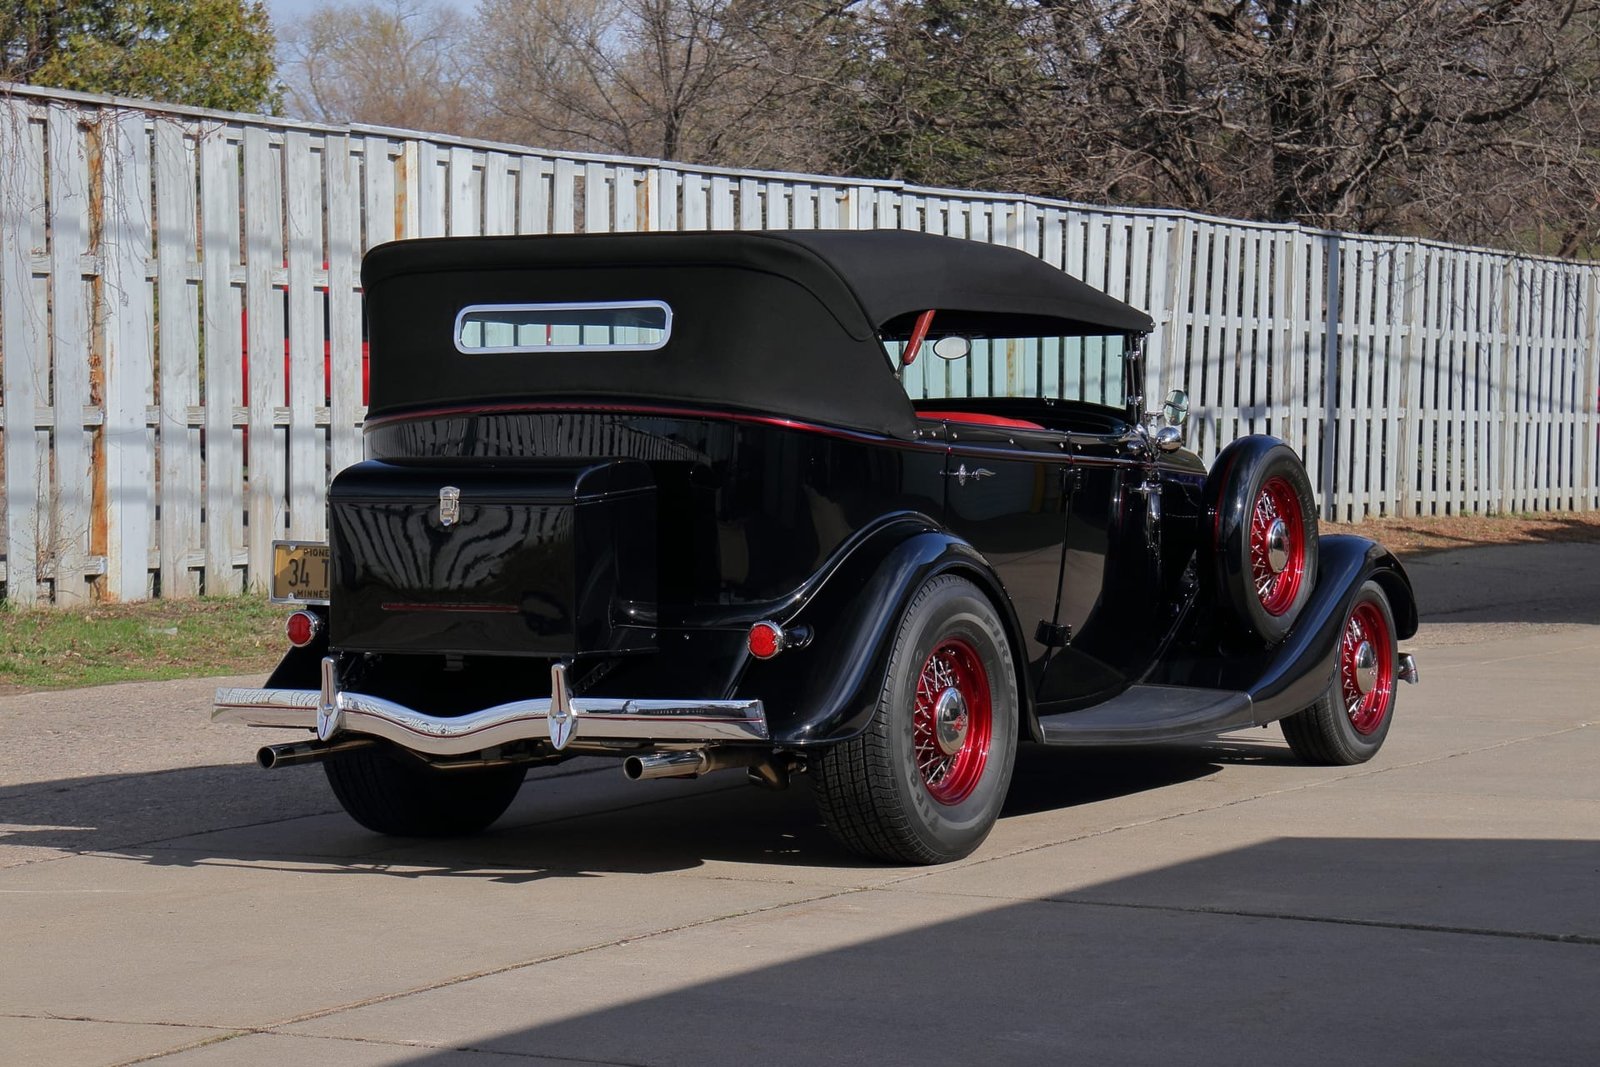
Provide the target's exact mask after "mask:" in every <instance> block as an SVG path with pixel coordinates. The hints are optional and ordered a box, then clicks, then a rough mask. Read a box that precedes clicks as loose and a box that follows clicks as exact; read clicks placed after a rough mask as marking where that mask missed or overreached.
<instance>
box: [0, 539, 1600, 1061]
mask: <svg viewBox="0 0 1600 1067" xmlns="http://www.w3.org/2000/svg"><path fill="white" fill-rule="evenodd" d="M1411 569H1412V574H1413V577H1414V578H1415V581H1416V584H1417V586H1418V588H1419V591H1420V593H1421V596H1422V597H1423V605H1424V610H1425V614H1426V625H1425V628H1424V630H1423V632H1422V634H1421V635H1419V637H1418V639H1417V640H1415V641H1413V642H1410V644H1409V647H1411V648H1413V649H1414V650H1416V651H1417V653H1418V659H1419V661H1420V664H1421V668H1422V673H1423V684H1422V685H1421V686H1417V687H1407V688H1404V689H1403V690H1402V692H1401V694H1400V697H1401V703H1400V707H1399V710H1398V712H1397V715H1398V717H1397V719H1396V721H1395V724H1394V728H1393V731H1392V733H1391V734H1390V737H1389V742H1388V745H1387V747H1386V748H1385V749H1384V751H1383V752H1382V754H1381V755H1380V756H1379V757H1378V759H1376V760H1375V761H1374V762H1373V763H1371V764H1368V765H1366V766H1363V767H1358V768H1353V769H1335V770H1328V769H1319V768H1308V767H1302V766H1298V765H1296V764H1295V763H1294V762H1293V761H1292V760H1291V759H1290V757H1289V754H1288V751H1287V749H1286V748H1285V746H1284V745H1283V743H1282V741H1281V739H1280V737H1279V734H1278V732H1277V730H1276V729H1275V728H1274V729H1269V730H1254V731H1248V732H1243V733H1240V734H1236V735H1232V736H1230V737H1228V738H1226V739H1223V740H1222V741H1220V742H1216V743H1213V744H1209V745H1192V746H1183V747H1169V748H1162V749H1158V750H1145V751H1138V752H1117V753H1088V754H1074V753H1063V752H1055V751H1034V752H1026V753H1024V755H1023V757H1022V759H1021V762H1020V764H1019V767H1018V773H1017V781H1016V785H1015V787H1014V788H1013V791H1012V796H1011V799H1010V802H1009V806H1008V810H1007V814H1006V816H1005V817H1004V818H1003V819H1002V821H1001V823H1000V825H999V827H998V828H997V829H996V831H995V833H994V834H993V836H991V837H990V839H989V841H988V842H987V844H985V846H984V847H983V848H982V849H980V850H979V852H978V853H977V854H976V855H974V856H973V857H971V858H970V859H969V860H967V861H965V862H962V863H958V864H952V865H950V866H947V867H941V868H935V869H931V870H930V869H920V870H917V869H904V868H885V867H875V866H867V865H862V864H860V863H857V862H855V861H853V860H852V859H850V858H849V857H848V856H846V855H844V854H843V853H841V852H840V851H839V850H837V849H836V848H835V847H834V845H833V844H832V843H831V841H830V839H829V838H828V837H827V835H826V834H825V833H824V832H823V831H822V830H821V828H820V827H819V826H818V825H817V822H816V819H815V817H814V816H813V814H812V808H811V805H810V802H809V801H810V798H809V797H808V796H807V790H806V787H805V786H804V784H803V783H802V784H800V785H798V786H797V787H796V788H794V789H793V790H791V791H789V792H787V793H767V792H762V791H758V790H755V789H751V788H748V787H746V786H744V785H742V784H738V783H737V779H736V778H720V779H719V778H716V777H713V778H711V779H709V780H705V781H702V782H698V783H678V782H653V783H642V784H635V783H630V782H627V781H625V780H624V779H623V776H622V773H621V771H620V769H618V767H617V766H615V765H612V764H598V763H592V762H590V763H571V764H566V765H564V766H562V767H560V768H557V769H555V770H553V771H549V772H540V773H537V774H534V775H533V776H531V777H530V779H529V781H528V784H527V786H526V787H525V788H524V789H523V792H522V794H521V797H520V798H519V800H518V802H517V804H516V805H515V806H514V808H513V809H512V811H511V813H510V814H509V815H508V816H507V817H506V818H504V819H503V820H502V821H501V822H500V823H498V824H497V825H496V826H495V827H494V828H493V830H492V831H491V832H489V833H487V834H485V835H483V836H482V837H479V838H476V839H472V840H469V841H462V842H449V843H438V842H419V841H394V840H386V839H383V838H379V837H376V836H374V835H371V834H368V833H366V832H364V831H362V830H361V829H359V828H358V827H356V826H355V825H354V824H353V823H351V822H350V821H349V820H347V819H346V818H345V817H344V815H343V814H342V813H340V812H339V811H338V810H337V806H336V804H335V802H334V800H333V798H332V796H331V794H330V793H329V791H328V789H327V787H326V785H325V784H324V781H323V777H322V773H321V771H320V770H319V769H317V768H315V767H300V768H291V769H287V770H281V771H275V772H270V773H269V772H264V771H260V770H258V769H256V767H255V766H254V764H253V763H251V762H250V758H251V754H252V753H253V751H254V749H255V747H256V745H258V744H260V743H261V741H262V738H263V734H262V733H261V732H259V731H255V732H252V731H248V730H246V729H245V728H242V727H223V726H213V725H211V724H210V723H209V722H208V719H207V711H208V703H209V695H210V692H211V689H212V688H213V687H214V686H215V685H216V684H217V681H216V680H214V679H213V680H207V681H203V682H201V681H196V682H178V683H159V684H143V685H125V686H111V687H106V688H102V689H93V690H81V691H76V692H68V693H57V694H48V695H32V696H20V697H17V696H13V697H7V698H0V1063H3V1064H8V1065H9V1064H28V1065H33V1064H72V1065H81V1064H101V1063H105V1064H111V1063H126V1062H134V1061H138V1060H141V1059H145V1058H155V1059H159V1060H161V1062H162V1063H163V1064H166V1063H171V1064H174V1065H177V1064H196V1065H198V1064H281V1063H286V1062H288V1063H294V1064H297V1065H304V1067H312V1065H318V1064H340V1065H346V1064H351V1065H364V1064H428V1065H434V1064H446V1063H458V1062H459V1063H464V1064H498V1063H547V1064H573V1063H586V1064H595V1063H599V1064H651V1065H656V1064H707V1063H711V1064H722V1063H729V1064H731V1063H804V1064H819V1063H871V1064H901V1063H905V1064H918V1065H925V1064H968V1063H977V1062H982V1063H986V1064H993V1063H1048V1064H1053V1063H1091V1064H1103V1063H1153V1062H1165V1063H1185V1064H1188V1063H1219V1064H1223V1063H1225V1064H1235V1063H1245V1062H1250V1063H1257V1064H1280V1063H1284V1064H1291V1063H1292V1064H1320V1063H1328V1064H1343V1063H1350V1062H1357V1061H1364V1062H1368V1063H1384V1064H1387V1063H1405V1064H1435V1063H1437V1064H1496V1063H1506V1064H1583V1065H1588V1067H1592V1065H1594V1064H1596V1063H1600V726H1597V725H1596V723H1597V722H1600V696H1597V695H1596V682H1597V669H1596V664H1597V656H1600V545H1587V544H1586V545H1543V546H1531V547H1520V548H1509V549H1468V550H1462V551H1456V552H1451V553H1446V554H1442V555H1437V556H1434V557H1431V558H1428V559H1425V560H1421V561H1418V562H1417V563H1416V564H1414V565H1413V566H1412V568H1411ZM243 681H244V683H245V684H254V681H253V680H243Z"/></svg>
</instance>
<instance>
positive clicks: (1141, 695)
mask: <svg viewBox="0 0 1600 1067" xmlns="http://www.w3.org/2000/svg"><path fill="white" fill-rule="evenodd" d="M1255 725H1256V721H1255V713H1254V710H1253V709H1252V707H1251V704H1250V694H1249V693H1239V692H1235V691H1233V690H1231V689H1191V688H1189V687H1187V686H1177V685H1135V686H1130V687H1129V688H1128V689H1126V690H1124V691H1123V692H1121V693H1119V694H1118V695H1117V696H1114V697H1112V698H1111V699H1110V700H1108V701H1106V702H1105V703H1104V704H1096V705H1095V706H1094V707H1092V708H1084V709H1082V710H1080V711H1063V712H1060V713H1058V714H1055V715H1041V716H1040V717H1039V729H1040V731H1041V732H1042V733H1043V734H1044V740H1045V743H1046V744H1050V745H1146V744H1152V743H1155V742H1158V741H1180V740H1184V739H1186V738H1192V737H1208V736H1211V735H1213V734H1219V733H1222V732H1223V731H1224V730H1234V729H1238V728H1239V727H1241V726H1255Z"/></svg>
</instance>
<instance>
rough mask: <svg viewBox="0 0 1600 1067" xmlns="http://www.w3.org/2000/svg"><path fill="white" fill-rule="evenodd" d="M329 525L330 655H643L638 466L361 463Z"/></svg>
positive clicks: (648, 588)
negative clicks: (453, 500) (332, 650)
mask: <svg viewBox="0 0 1600 1067" xmlns="http://www.w3.org/2000/svg"><path fill="white" fill-rule="evenodd" d="M449 490H454V491H455V492H454V493H451V492H449ZM452 496H454V497H455V498H456V503H455V508H454V510H455V511H456V512H457V514H456V515H455V516H454V517H453V521H447V520H452V515H451V511H452V506H451V501H450V497H452ZM328 519H329V540H330V543H331V546H332V557H333V566H332V576H331V579H330V581H331V584H332V588H331V589H330V590H329V636H330V638H331V643H332V645H333V647H334V648H337V649H339V650H342V651H355V652H408V653H474V654H480V655H484V654H487V655H536V656H552V657H554V656H559V657H564V658H565V657H577V656H586V655H604V654H608V653H612V654H614V653H626V652H647V651H651V650H652V649H653V648H654V644H655V630H654V625H653V624H654V619H655V607H656V605H655V600H656V559H655V555H656V553H655V545H656V531H655V522H656V492H655V483H654V480H653V478H652V476H651V473H650V468H649V466H648V465H646V464H644V463H641V462H638V461H635V460H607V461H586V462H585V461H579V462H573V463H565V464H548V463H541V464H537V465H535V464H512V463H481V462H480V463H474V464H470V465H468V464H461V465H444V464H438V463H427V464H409V463H400V462H386V461H378V460H368V461H367V462H365V463H359V464H357V465H355V466H353V467H349V468H347V469H346V470H344V471H342V472H340V474H339V475H338V477H336V478H335V479H334V481H333V484H332V485H331V486H330V487H329V489H328Z"/></svg>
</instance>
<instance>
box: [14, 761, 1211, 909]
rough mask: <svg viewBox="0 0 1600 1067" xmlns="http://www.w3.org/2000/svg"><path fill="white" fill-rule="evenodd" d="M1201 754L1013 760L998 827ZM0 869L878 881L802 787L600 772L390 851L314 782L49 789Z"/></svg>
mask: <svg viewBox="0 0 1600 1067" xmlns="http://www.w3.org/2000/svg"><path fill="white" fill-rule="evenodd" d="M1215 755H1216V753H1214V752H1212V751H1210V750H1207V749H1203V748H1196V749H1192V750H1191V749H1163V750H1159V751H1149V752H1122V751H1113V752H1105V753H1086V752H1071V751H1063V750H1056V749H1046V748H1038V747H1033V746H1024V748H1023V749H1022V750H1021V751H1020V752H1019V754H1018V759H1017V765H1016V773H1015V776H1014V779H1013V783H1012V787H1011V792H1010V795H1009V797H1008V799H1007V802H1006V805H1005V808H1004V811H1003V814H1002V818H1013V817H1017V816H1021V815H1027V814H1033V813H1037V812H1042V811H1050V810H1062V809H1069V808H1073V807H1080V806H1090V805H1093V804H1096V803H1100V802H1103V801H1108V800H1112V799H1115V798H1117V797H1123V796H1127V795H1129V794H1133V793H1140V792H1146V791H1150V790H1157V789H1161V788H1163V787H1166V786H1170V785H1176V784H1179V783H1182V782H1187V781H1192V780H1194V779H1196V778H1200V777H1204V776H1206V775H1209V774H1213V773H1215V772H1216V771H1217V770H1218V769H1219V766H1220V764H1219V762H1218V761H1217V760H1216V759H1215ZM0 812H3V814H0V864H5V863H9V862H26V861H29V860H33V859H40V858H48V857H50V856H53V855H55V854H59V853H63V852H64V853H95V854H98V855H106V856H118V857H122V858H126V859H130V860H138V861H141V862H145V863H151V864H156V865H162V866H195V865H199V864H238V865H241V866H250V867H258V868H263V869H285V868H292V869H294V870H297V871H301V872H304V873H307V874H322V873H328V874H367V875H382V876H385V877H403V878H422V877H474V878H488V879H495V880H501V881H505V880H513V881H526V880H536V879H544V878H552V877H586V876H590V875H598V874H606V873H637V874H648V873H656V872H662V871H674V870H689V869H694V868H698V867H701V866H704V865H706V864H708V863H717V862H732V863H741V864H749V863H756V864H768V865H776V866H790V867H812V868H827V869H838V870H862V869H867V868H879V867H882V865H881V864H876V863H873V862H872V861H868V860H863V859H860V858H858V857H855V856H853V855H851V854H850V853H849V852H847V851H845V850H844V849H843V848H841V847H840V846H839V845H838V844H837V843H836V842H835V841H834V840H833V838H832V837H831V836H830V835H829V834H828V832H827V830H826V829H825V827H824V826H823V825H822V823H821V821H820V819H819V818H818V816H817V813H816V808H815V805H814V802H813V798H812V796H811V787H810V783H809V781H807V780H806V779H805V778H804V777H797V778H796V780H795V782H794V783H793V785H792V786H791V787H790V788H789V789H786V790H782V791H774V790H769V789H763V788H756V787H752V786H749V785H747V784H746V783H745V782H744V781H743V780H742V779H741V778H740V777H739V776H738V775H737V774H736V773H734V772H728V773H724V774H719V775H712V776H709V777H707V778H704V779H700V780H697V781H656V782H647V783H639V782H630V781H627V780H626V779H625V778H624V777H623V775H622V772H621V770H620V769H619V765H618V764H616V763H615V762H613V761H600V760H584V761H578V762H577V763H575V764H569V765H565V766H562V767H556V768H549V769H539V770H536V771H534V772H532V773H531V774H530V775H529V777H528V780H527V782H526V783H525V784H524V786H523V788H522V791H521V793H520V794H519V795H518V798H517V800H516V801H515V802H514V803H513V805H512V807H511V809H510V810H509V811H508V812H507V813H506V815H504V816H502V817H501V819H500V820H499V821H498V822H496V823H495V825H494V826H492V827H490V828H489V829H488V830H487V831H485V832H483V833H480V834H477V835H474V836H471V837H466V838H453V839H426V838H393V837H384V836H380V835H378V834H375V833H371V832H369V831H367V830H365V829H363V828H362V827H360V826H358V825H357V824H356V823H355V822H353V821H352V820H350V819H349V818H348V817H347V816H346V815H345V814H344V812H343V811H342V810H340V808H339V806H338V803H337V801H336V800H335V799H334V798H333V795H332V793H331V791H330V790H329V789H328V786H327V783H326V780H325V779H324V777H323V775H322V772H321V770H320V769H319V768H317V767H314V766H312V767H305V766H302V767H291V768H284V769H281V770H276V771H271V772H265V771H262V770H260V769H259V768H257V767H255V766H254V765H253V764H251V765H213V766H205V767H190V768H181V769H175V770H168V771H160V772H152V773H141V774H122V775H102V776H93V777H87V778H74V779H63V780H59V781H49V782H42V783H35V784H31V785H27V786H17V787H11V788H8V789H5V790H0Z"/></svg>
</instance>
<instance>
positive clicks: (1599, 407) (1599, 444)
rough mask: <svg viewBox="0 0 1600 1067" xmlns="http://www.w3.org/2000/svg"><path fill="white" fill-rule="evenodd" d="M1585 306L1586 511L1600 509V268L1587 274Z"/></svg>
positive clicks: (1582, 500) (1582, 503)
mask: <svg viewBox="0 0 1600 1067" xmlns="http://www.w3.org/2000/svg"><path fill="white" fill-rule="evenodd" d="M1584 273H1585V275H1586V279H1587V281H1588V283H1589V284H1588V285H1587V286H1586V287H1585V290H1586V291H1585V293H1584V303H1585V304H1586V305H1587V307H1586V310H1587V311H1588V313H1589V314H1588V316H1587V318H1588V322H1586V323H1585V327H1586V329H1585V333H1586V334H1587V336H1588V342H1589V343H1588V344H1586V345H1584V349H1583V352H1584V358H1583V362H1584V370H1585V372H1586V373H1585V374H1584V390H1583V396H1582V397H1581V398H1580V402H1581V403H1582V404H1583V406H1584V409H1585V411H1586V414H1585V417H1584V420H1583V426H1584V430H1583V435H1582V437H1583V480H1582V482H1581V484H1580V487H1579V491H1578V493H1577V494H1576V495H1577V499H1578V501H1579V503H1578V507H1579V508H1580V509H1582V510H1584V511H1588V510H1590V509H1592V508H1600V267H1595V266H1590V267H1589V268H1588V269H1587V270H1586V271H1585V272H1584Z"/></svg>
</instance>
